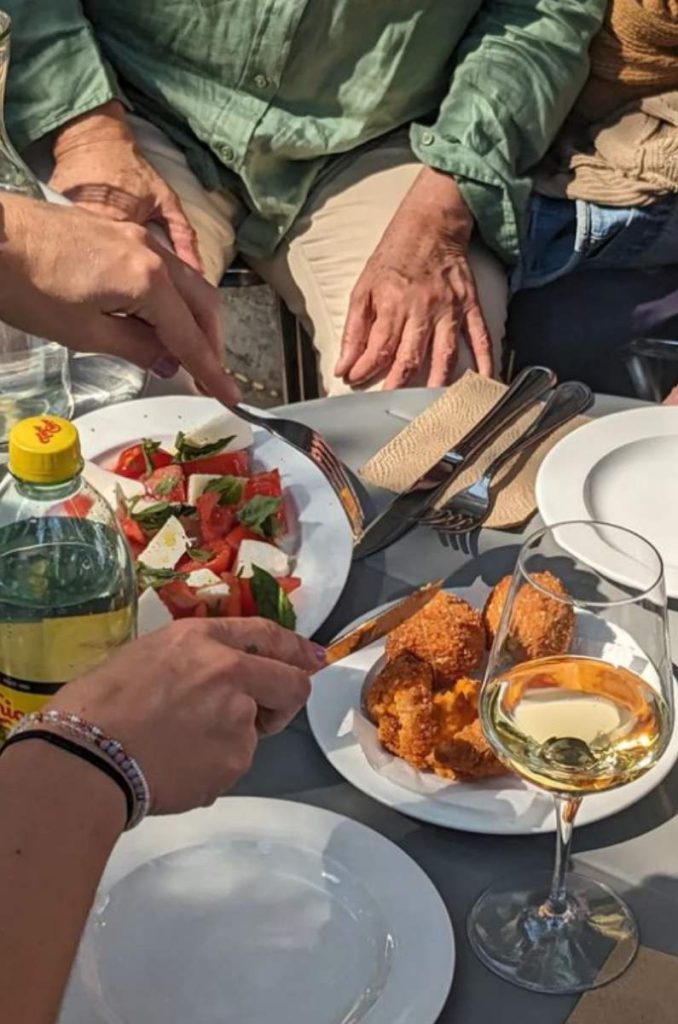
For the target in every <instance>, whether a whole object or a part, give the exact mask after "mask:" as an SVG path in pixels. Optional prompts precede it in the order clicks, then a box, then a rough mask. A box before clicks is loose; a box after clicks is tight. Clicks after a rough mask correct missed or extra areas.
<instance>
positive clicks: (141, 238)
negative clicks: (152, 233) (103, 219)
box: [120, 221, 149, 246]
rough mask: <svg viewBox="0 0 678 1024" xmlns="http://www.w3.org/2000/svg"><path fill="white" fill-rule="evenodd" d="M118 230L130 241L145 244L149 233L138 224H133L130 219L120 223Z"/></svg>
mask: <svg viewBox="0 0 678 1024" xmlns="http://www.w3.org/2000/svg"><path fill="white" fill-rule="evenodd" d="M120 231H121V232H122V233H123V235H124V236H125V237H126V238H127V239H128V240H129V241H130V242H134V243H135V244H137V245H144V246H145V245H147V244H148V238H149V233H148V231H147V230H146V228H143V227H142V226H141V225H140V224H133V223H132V222H131V221H124V222H121V223H120Z"/></svg>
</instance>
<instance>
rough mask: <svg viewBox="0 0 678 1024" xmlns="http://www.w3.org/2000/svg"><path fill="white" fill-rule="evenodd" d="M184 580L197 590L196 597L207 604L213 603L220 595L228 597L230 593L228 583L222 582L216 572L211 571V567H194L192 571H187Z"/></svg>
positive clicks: (219, 598)
mask: <svg viewBox="0 0 678 1024" xmlns="http://www.w3.org/2000/svg"><path fill="white" fill-rule="evenodd" d="M186 582H187V583H188V585H189V587H193V588H194V589H195V590H196V591H197V593H198V597H199V598H200V599H201V600H202V601H206V602H207V604H214V603H215V602H217V601H219V600H221V598H222V597H228V595H229V594H230V593H231V588H230V587H229V585H228V583H224V581H223V580H221V579H219V577H218V576H217V574H216V573H214V572H212V570H211V569H194V570H193V572H189V574H188V576H187V577H186Z"/></svg>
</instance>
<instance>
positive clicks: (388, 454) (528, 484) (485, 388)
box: [360, 370, 587, 529]
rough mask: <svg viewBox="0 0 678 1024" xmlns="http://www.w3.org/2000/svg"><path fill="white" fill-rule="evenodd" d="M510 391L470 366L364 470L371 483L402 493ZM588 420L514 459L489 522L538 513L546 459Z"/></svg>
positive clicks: (462, 479)
mask: <svg viewBox="0 0 678 1024" xmlns="http://www.w3.org/2000/svg"><path fill="white" fill-rule="evenodd" d="M504 391H506V385H504V384H499V383H498V382H497V381H494V380H488V379H487V378H486V377H480V376H479V375H478V374H477V373H473V372H472V371H471V370H468V371H467V372H466V373H465V374H464V376H463V377H462V378H461V379H460V380H458V381H457V382H456V383H455V384H452V385H451V386H450V387H449V388H448V389H447V391H446V392H445V394H444V395H441V397H440V398H439V399H437V401H435V402H434V403H433V404H432V405H430V406H429V408H428V409H426V410H425V411H424V412H423V413H421V415H420V416H418V417H417V418H416V420H414V421H413V422H412V423H410V424H408V425H407V426H406V427H405V429H404V430H402V431H401V432H400V433H399V434H398V435H397V436H396V437H394V438H393V440H392V441H390V442H389V443H388V444H387V445H385V446H384V447H383V448H382V449H381V451H379V452H377V454H376V455H374V456H373V457H372V458H371V459H370V460H369V462H367V463H366V464H365V465H364V466H363V468H362V469H361V470H360V476H361V477H362V479H363V480H365V481H366V482H367V483H369V484H373V485H374V486H376V487H384V488H386V489H387V490H390V491H395V492H396V493H400V492H402V491H404V490H406V489H407V488H408V487H411V485H412V484H413V483H414V482H415V480H417V479H418V477H420V476H421V475H422V473H425V472H426V470H427V469H428V468H429V467H430V466H432V465H433V464H434V463H435V462H437V460H438V459H440V458H442V456H443V455H444V454H445V452H447V451H449V450H450V448H452V447H454V445H455V443H456V442H457V441H459V440H461V438H462V437H463V436H464V434H466V433H467V432H468V431H469V430H470V429H471V427H472V426H474V424H475V423H477V422H478V420H479V419H480V418H481V416H483V415H484V414H485V413H486V412H487V411H488V410H489V409H490V408H491V407H492V406H493V405H494V403H495V402H496V401H497V400H498V399H499V398H500V397H501V395H502V394H503V393H504ZM540 408H541V407H540V405H538V404H537V405H535V406H532V408H531V409H528V411H527V412H526V413H524V414H523V416H521V418H520V419H519V420H517V421H516V422H515V423H514V424H513V426H511V427H509V429H508V430H506V431H505V432H504V434H502V436H501V437H499V438H498V439H497V440H496V441H495V442H494V444H492V445H490V447H489V448H486V449H485V450H484V451H483V452H481V454H480V455H479V456H478V458H477V459H476V460H475V462H473V463H472V464H471V465H470V466H468V467H467V469H465V470H464V472H463V473H461V474H460V475H459V476H458V477H457V478H456V479H455V481H454V483H452V484H451V485H450V488H449V489H448V491H447V493H446V494H445V496H444V497H443V498H442V499H441V501H440V502H439V503H438V504H439V505H442V504H443V503H444V502H445V501H446V500H447V499H448V498H449V497H451V496H452V495H453V494H455V493H457V492H458V491H461V490H463V489H464V487H468V485H469V484H471V483H473V481H474V480H476V479H477V478H478V477H479V476H480V474H481V473H483V472H484V471H485V469H486V467H487V466H489V464H490V462H492V460H493V459H494V458H495V457H496V456H497V455H498V454H499V452H501V451H504V449H506V448H508V446H509V445H510V444H511V442H512V441H515V440H516V439H517V438H518V437H520V435H521V434H523V433H524V432H525V430H526V429H527V428H528V426H529V425H530V423H532V421H533V420H534V419H535V418H536V417H537V416H538V415H539V412H540ZM586 422H587V417H585V416H578V417H576V418H575V419H574V420H571V421H570V422H569V423H566V424H565V426H563V427H560V428H559V430H557V431H555V433H553V434H551V435H550V437H547V438H546V440H545V441H542V443H541V444H540V445H539V446H538V448H536V449H535V450H533V451H532V452H531V453H528V455H527V456H525V455H522V456H521V455H519V456H517V458H515V459H513V460H512V461H511V462H510V463H508V464H507V465H506V466H504V468H503V469H502V470H501V471H500V472H499V473H498V474H497V476H496V477H495V481H494V485H493V492H494V495H495V503H494V507H493V508H492V510H491V512H490V515H489V517H488V519H487V522H486V523H485V525H486V526H494V527H501V528H504V529H507V528H509V527H512V526H520V525H522V524H523V523H524V522H526V521H527V520H528V519H530V517H531V516H532V515H534V513H535V512H536V509H537V505H536V500H535V493H534V487H535V481H536V479H537V472H538V470H539V467H540V465H541V464H542V462H543V461H544V458H545V456H546V454H547V452H549V451H550V450H551V448H553V446H554V445H555V444H557V443H558V441H559V440H560V438H561V437H564V436H565V435H566V434H569V433H570V432H571V431H572V430H576V429H577V427H579V426H581V425H582V424H583V423H586Z"/></svg>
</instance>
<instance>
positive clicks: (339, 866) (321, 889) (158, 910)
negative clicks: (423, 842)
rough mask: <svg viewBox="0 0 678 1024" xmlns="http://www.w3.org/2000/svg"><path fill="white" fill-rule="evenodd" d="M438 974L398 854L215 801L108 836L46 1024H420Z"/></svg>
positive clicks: (421, 911)
mask: <svg viewBox="0 0 678 1024" xmlns="http://www.w3.org/2000/svg"><path fill="white" fill-rule="evenodd" d="M453 969H454V940H453V936H452V929H451V925H450V921H449V917H448V914H447V911H446V909H445V907H444V905H443V903H442V901H441V899H440V897H439V896H438V893H437V892H436V890H435V889H434V887H433V886H432V884H431V882H430V881H429V880H428V878H427V877H426V876H425V875H424V873H423V872H422V871H421V869H420V868H419V867H417V865H416V864H415V863H414V862H413V861H412V860H410V858H409V857H407V856H406V855H405V854H404V853H403V852H402V851H401V850H400V849H398V847H396V846H394V845H393V844H392V843H390V842H389V841H388V840H386V839H384V838H383V837H382V836H380V835H378V834H377V833H375V832H373V831H371V830H370V829H367V828H365V827H364V826H363V825H359V824H357V823H356V822H353V821H350V820H348V819H346V818H343V817H341V816H339V815H336V814H332V813H330V812H329V811H324V810H319V809H318V808H314V807H310V806H306V805H304V804H295V803H289V802H286V801H280V800H266V799H252V798H242V797H233V798H228V797H227V798H224V799H222V800H220V801H219V802H218V803H217V804H215V805H214V806H213V807H211V808H209V809H206V810H198V811H194V812H192V813H191V814H187V815H182V816H177V817H171V818H156V819H149V820H147V821H146V822H144V824H143V825H142V826H141V827H140V828H139V830H138V831H135V832H131V833H130V834H128V835H125V836H124V837H123V838H122V839H121V841H120V843H119V844H118V846H117V847H116V849H115V851H114V853H113V856H112V858H111V861H110V863H109V865H108V868H107V870H106V873H105V876H104V878H103V881H102V884H101V887H100V892H99V894H98V896H97V900H96V902H95V906H94V909H93V911H92V914H91V916H90V921H89V923H88V927H87V930H86V932H85V935H84V937H83V941H82V943H81V948H80V953H79V956H78V961H77V964H76V967H75V969H74V972H73V977H72V979H71V984H70V986H69V991H68V994H67V998H66V1001H65V1004H64V1009H63V1011H62V1016H61V1018H60V1024H104V1022H105V1024H141V1022H143V1024H188V1022H189V1021H190V1024H245V1022H247V1024H259V1022H261V1024H268V1022H269V1021H275V1024H299V1022H300V1021H309V1022H311V1021H312V1022H313V1024H359V1022H369V1024H433V1021H435V1020H436V1018H437V1017H438V1015H439V1013H440V1010H441V1009H442V1006H443V1004H444V1002H445V999H446V997H447V994H448V991H449V988H450V984H451V982H452V974H453Z"/></svg>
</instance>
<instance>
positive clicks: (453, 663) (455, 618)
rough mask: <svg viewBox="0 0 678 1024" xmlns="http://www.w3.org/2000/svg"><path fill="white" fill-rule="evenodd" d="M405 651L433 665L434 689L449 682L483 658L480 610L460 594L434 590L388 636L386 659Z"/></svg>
mask: <svg viewBox="0 0 678 1024" xmlns="http://www.w3.org/2000/svg"><path fill="white" fill-rule="evenodd" d="M406 651H407V652H409V653H410V654H413V655H415V657H417V658H419V659H421V660H422V661H425V662H427V663H428V664H429V665H431V666H432V668H433V671H434V673H435V678H434V688H435V689H445V688H446V687H450V686H452V685H453V683H454V682H455V681H456V680H457V679H459V678H460V677H461V676H465V675H468V674H469V672H473V671H474V670H475V669H477V668H478V666H479V665H480V663H481V662H482V660H483V657H484V654H485V629H484V627H483V623H482V619H481V616H480V613H479V612H477V611H476V610H475V608H472V607H471V605H470V604H468V603H467V602H466V601H463V600H462V599H461V598H460V597H455V596H454V595H453V594H446V593H443V592H441V593H439V594H436V596H435V597H434V598H433V599H432V600H431V601H429V603H428V604H427V605H426V606H425V607H424V608H422V609H421V611H419V612H417V614H416V615H413V616H412V618H411V619H408V620H407V622H403V624H402V625H400V626H398V627H397V628H396V629H394V630H393V632H392V633H391V634H390V635H389V636H388V638H387V640H386V655H387V657H388V659H389V661H392V660H393V659H395V658H397V657H398V656H399V655H401V654H403V653H404V652H406Z"/></svg>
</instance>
